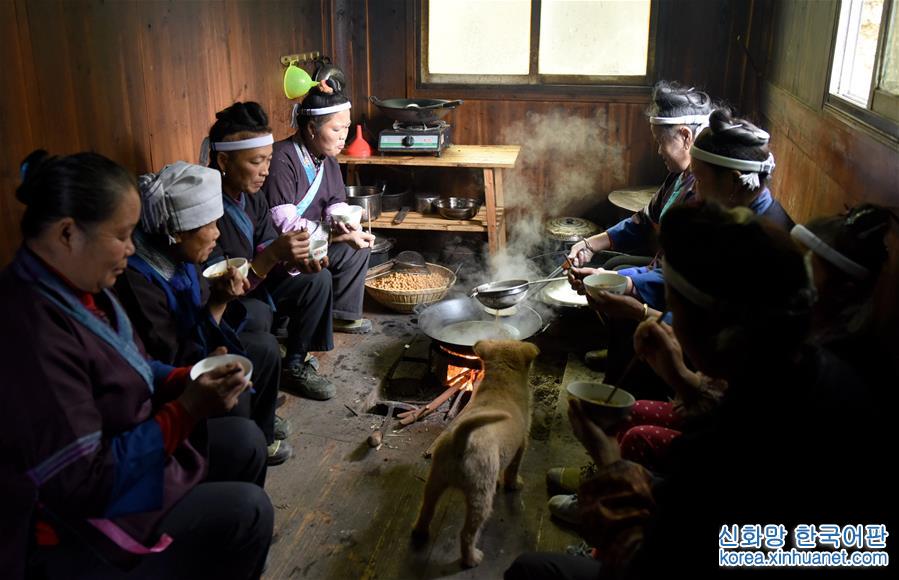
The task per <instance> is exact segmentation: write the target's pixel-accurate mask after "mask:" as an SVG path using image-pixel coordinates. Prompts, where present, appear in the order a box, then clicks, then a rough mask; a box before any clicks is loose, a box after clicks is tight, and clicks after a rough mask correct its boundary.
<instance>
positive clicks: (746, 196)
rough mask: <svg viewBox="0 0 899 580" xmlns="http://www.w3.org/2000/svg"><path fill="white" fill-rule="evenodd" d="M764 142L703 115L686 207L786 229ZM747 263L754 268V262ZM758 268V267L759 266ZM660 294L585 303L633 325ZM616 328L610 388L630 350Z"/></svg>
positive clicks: (725, 119)
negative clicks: (746, 216) (718, 209)
mask: <svg viewBox="0 0 899 580" xmlns="http://www.w3.org/2000/svg"><path fill="white" fill-rule="evenodd" d="M768 139H769V135H768V133H766V132H765V131H763V130H762V129H760V128H758V127H756V126H755V125H753V124H752V123H750V122H749V121H747V120H746V119H738V118H734V117H733V116H732V114H731V112H730V111H729V110H728V109H726V108H720V109H716V110H715V111H714V112H713V113H712V114H711V116H710V117H709V126H708V127H707V128H706V129H704V130H703V131H702V132H701V133H700V134H699V136H698V137H697V138H696V141H695V142H694V143H693V145H692V147H691V148H690V160H691V161H690V167H691V172H692V174H693V176H694V178H695V181H694V184H693V189H694V190H695V192H696V194H697V195H696V197H695V198H694V199H693V200H692V201H691V202H690V203H701V202H703V201H714V202H716V203H719V204H721V205H723V206H725V207H746V208H749V209H750V210H752V212H753V213H755V214H756V215H759V216H762V217H764V218H766V219H768V220H771V221H772V222H773V223H774V224H776V225H777V226H779V227H781V228H783V229H784V230H786V231H789V229H790V228H792V227H793V220H792V219H790V217H789V216H788V215H787V213H786V211H784V209H783V207H782V206H781V205H780V203H778V202H777V200H776V199H774V197H773V196H772V194H771V191H770V190H769V189H768V187H767V181H768V178H769V175H770V174H771V172H772V171H773V170H774V156H773V155H771V153H770V152H769V150H768ZM660 255H661V254H660ZM750 263H751V264H756V262H755V261H752V262H750ZM758 266H759V267H764V265H763V264H758ZM592 272H593V271H592V270H589V269H577V268H575V269H572V276H573V278H574V281H573V283H572V284H573V287H575V288H576V289H579V291H581V292H583V288H582V286H583V283H582V282H581V280H582V279H583V277H584V276H586V275H587V274H590V273H592ZM655 272H656V275H658V276H662V277H664V268H661V267H659V268H657V269H656V271H655ZM619 273H627V271H623V272H619ZM661 296H662V298H661V300H657V303H656V304H648V303H646V302H645V301H642V302H641V300H639V299H637V298H635V297H633V296H627V295H625V296H616V295H613V294H610V293H608V292H600V293H599V294H598V296H597V297H588V302H589V303H590V305H591V307H592V308H594V309H595V310H596V311H597V312H599V313H601V315H602V316H605V317H611V318H615V319H625V320H630V321H631V324H634V323H637V322H640V321H644V320H649V319H651V318H655V317H658V316H659V315H660V314H661V311H662V310H664V309H665V300H664V293H662V294H661ZM619 327H621V328H622V329H623V330H621V331H616V333H615V335H614V336H613V337H612V343H611V345H610V354H609V356H610V362H609V370H608V371H607V373H606V374H607V379H609V380H610V381H611V382H612V383H613V384H614V383H615V382H616V381H617V380H618V379H619V378H620V373H621V372H622V371H623V367H624V365H625V364H626V362H627V361H628V360H630V357H631V354H632V352H633V351H632V346H631V345H632V344H633V340H632V337H633V332H632V331H631V332H628V327H627V326H626V325H623V324H622V325H619ZM613 349H614V352H612V351H613ZM644 394H646V395H649V396H650V398H656V397H658V396H659V395H658V393H653V392H650V393H644Z"/></svg>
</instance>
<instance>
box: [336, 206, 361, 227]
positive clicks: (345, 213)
mask: <svg viewBox="0 0 899 580" xmlns="http://www.w3.org/2000/svg"><path fill="white" fill-rule="evenodd" d="M363 213H365V208H364V207H362V206H361V205H350V206H347V207H338V208H335V209H333V210H332V211H331V217H332V218H333V219H334V221H337V222H342V223H345V224H349V225H353V226H358V225H359V224H360V222H362V214H363Z"/></svg>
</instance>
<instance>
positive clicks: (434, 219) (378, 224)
mask: <svg viewBox="0 0 899 580" xmlns="http://www.w3.org/2000/svg"><path fill="white" fill-rule="evenodd" d="M520 151H521V147H520V146H519V145H450V146H449V147H447V148H446V149H445V150H444V151H443V153H442V154H441V156H440V157H437V156H435V155H425V154H418V155H395V154H387V155H372V156H371V157H350V156H348V155H339V156H338V157H337V161H339V162H340V163H346V164H347V183H353V177H354V175H355V172H356V169H357V168H358V166H360V165H394V166H407V167H465V168H475V169H482V170H483V172H484V200H485V202H486V205H485V206H484V207H482V208H481V209H480V211H478V213H477V215H475V216H474V218H472V219H470V220H448V219H444V218H442V217H440V215H438V214H428V215H423V214H421V213H419V212H414V211H410V212H409V214H408V215H407V216H406V219H405V220H403V223H401V224H400V225H398V226H395V225H393V224H392V223H391V222H392V220H393V218H394V216H395V215H396V212H384V213H382V214H381V216H380V217H379V218H378V219H376V220H374V221H372V222H371V225H372V227H373V228H387V229H401V230H434V231H446V232H486V233H487V243H488V245H489V247H490V253H491V254H493V253H496V252H497V251H499V250H500V249H502V248H504V247H505V246H506V224H505V220H504V215H503V213H504V212H503V208H504V199H503V172H502V170H503V169H511V168H513V167H515V162H516V160H517V159H518V153H519V152H520Z"/></svg>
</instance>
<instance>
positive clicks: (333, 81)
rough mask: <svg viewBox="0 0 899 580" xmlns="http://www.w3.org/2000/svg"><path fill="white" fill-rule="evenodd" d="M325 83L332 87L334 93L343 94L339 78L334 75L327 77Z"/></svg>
mask: <svg viewBox="0 0 899 580" xmlns="http://www.w3.org/2000/svg"><path fill="white" fill-rule="evenodd" d="M325 84H326V85H328V86H329V87H331V88H332V89H334V92H335V93H340V94H343V83H341V82H340V79H339V78H337V77H336V76H334V77H328V78H327V79H326V80H325Z"/></svg>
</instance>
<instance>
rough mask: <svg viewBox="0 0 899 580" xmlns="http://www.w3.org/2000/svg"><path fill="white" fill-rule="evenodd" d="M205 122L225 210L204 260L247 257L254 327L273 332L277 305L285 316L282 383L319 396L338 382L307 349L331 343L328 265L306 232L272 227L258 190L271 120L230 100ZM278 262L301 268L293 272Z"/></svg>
mask: <svg viewBox="0 0 899 580" xmlns="http://www.w3.org/2000/svg"><path fill="white" fill-rule="evenodd" d="M215 117H216V122H215V124H213V125H212V128H210V129H209V143H210V147H211V151H210V153H211V156H210V158H209V166H210V167H212V168H213V169H215V170H218V171H220V172H221V174H222V200H223V204H224V208H225V215H224V216H223V217H222V218H221V219H220V220H219V221H218V224H217V225H218V229H219V231H220V232H221V238H219V240H218V244H217V246H216V249H215V250H214V251H213V252H212V255H211V256H210V258H209V260H208V261H207V265H210V264H215V263H217V262H219V261H221V260H223V259H225V256H228V257H231V258H246V259H247V260H250V283H251V285H252V286H253V290H252V291H251V292H250V294H249V295H248V296H247V297H243V298H240V302H241V304H242V305H243V306H244V307H245V308H246V309H247V311H248V313H249V314H248V322H247V324H248V325H249V328H250V329H252V331H254V332H255V331H258V332H272V329H273V316H274V313H275V311H276V310H277V313H278V315H279V317H282V318H283V317H288V318H289V322H288V324H287V341H286V343H285V346H286V348H287V356H286V358H285V359H284V363H283V365H282V369H283V372H282V375H281V386H282V388H288V389H291V390H292V391H294V392H296V393H298V394H300V395H302V396H304V397H307V398H310V399H317V400H325V399H330V398H331V397H333V396H334V394H335V392H336V390H335V387H334V385H333V384H332V383H331V382H330V381H329V380H327V379H326V378H325V377H323V376H321V375H319V374H318V370H317V366H318V365H317V363H316V362H315V361H314V360H308V359H307V356H306V355H307V354H308V353H309V352H310V351H327V350H331V349H333V348H334V342H333V335H332V330H333V328H332V323H331V302H332V297H331V273H330V272H329V271H328V270H327V266H328V258H327V256H326V257H325V258H323V259H322V260H314V259H311V257H310V255H309V233H308V232H305V231H295V232H289V233H285V234H281V235H279V234H278V231H277V230H276V229H275V225H274V222H273V221H272V216H271V214H270V212H269V207H268V202H267V201H266V199H265V195H263V194H261V193H260V189H261V188H262V185H263V183H265V180H266V178H267V176H268V172H269V166H270V164H271V160H272V143H274V138H273V137H272V130H271V127H269V126H268V116H267V115H266V114H265V111H264V110H263V109H262V107H261V106H260V105H259V104H258V103H253V102H248V103H234V104H233V105H231V106H230V107H228V108H227V109H225V110H223V111H219V112H218V113H216V115H215ZM282 265H288V266H289V267H290V268H294V269H297V270H299V271H301V272H302V273H301V274H300V275H298V276H291V275H289V274H288V273H287V271H286V269H285V268H284V267H282Z"/></svg>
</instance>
